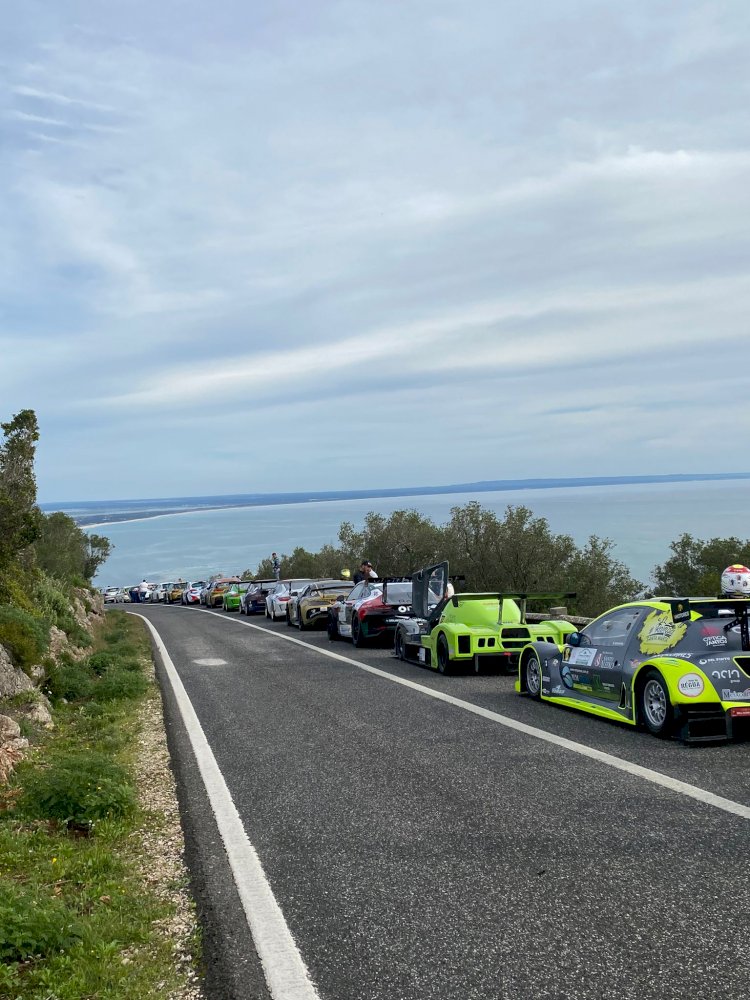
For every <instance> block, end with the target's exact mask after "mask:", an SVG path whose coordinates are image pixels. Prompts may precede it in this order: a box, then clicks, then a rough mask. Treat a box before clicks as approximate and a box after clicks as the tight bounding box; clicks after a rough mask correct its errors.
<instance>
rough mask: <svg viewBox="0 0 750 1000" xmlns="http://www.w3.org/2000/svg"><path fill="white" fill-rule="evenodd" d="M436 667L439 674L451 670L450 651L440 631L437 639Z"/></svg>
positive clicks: (443, 634) (447, 672)
mask: <svg viewBox="0 0 750 1000" xmlns="http://www.w3.org/2000/svg"><path fill="white" fill-rule="evenodd" d="M437 668H438V671H439V673H441V674H449V673H450V672H451V652H450V649H449V648H448V640H447V639H446V638H445V633H444V632H441V633H440V635H439V636H438V641H437Z"/></svg>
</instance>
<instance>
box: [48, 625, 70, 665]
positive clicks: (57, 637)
mask: <svg viewBox="0 0 750 1000" xmlns="http://www.w3.org/2000/svg"><path fill="white" fill-rule="evenodd" d="M67 648H68V637H67V635H66V634H65V633H64V632H63V630H62V629H61V628H58V627H57V625H52V626H51V627H50V630H49V655H50V656H51V657H52V659H53V660H54V661H55V663H57V661H58V660H59V659H60V653H62V652H63V651H64V650H67Z"/></svg>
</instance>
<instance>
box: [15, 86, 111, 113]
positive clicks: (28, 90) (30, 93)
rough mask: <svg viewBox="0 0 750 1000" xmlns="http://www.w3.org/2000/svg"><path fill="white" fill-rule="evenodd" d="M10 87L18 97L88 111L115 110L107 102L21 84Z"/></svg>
mask: <svg viewBox="0 0 750 1000" xmlns="http://www.w3.org/2000/svg"><path fill="white" fill-rule="evenodd" d="M10 89H11V92H12V93H14V94H18V95H19V96H20V97H31V98H35V99H36V100H39V101H44V102H48V103H50V104H61V105H63V106H65V107H76V108H87V109H88V110H89V111H106V112H111V111H115V110H116V109H115V108H113V107H112V106H111V105H109V104H96V103H95V102H94V101H87V100H83V99H82V98H80V97H68V96H67V95H65V94H55V93H54V92H52V91H48V90H38V89H37V88H36V87H28V86H25V85H22V84H18V85H16V86H14V87H11V88H10Z"/></svg>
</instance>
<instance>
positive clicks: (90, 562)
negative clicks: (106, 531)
mask: <svg viewBox="0 0 750 1000" xmlns="http://www.w3.org/2000/svg"><path fill="white" fill-rule="evenodd" d="M34 551H35V553H36V562H37V565H38V566H39V568H40V569H42V570H44V571H45V572H46V573H49V575H50V576H54V577H56V578H57V579H58V580H65V581H66V582H68V583H73V582H76V581H83V580H86V581H90V580H92V579H93V577H94V576H95V575H96V571H97V570H98V569H99V567H100V566H101V565H102V564H103V563H104V562H105V560H106V559H107V557H108V556H109V554H110V552H111V551H112V544H111V542H110V540H109V539H108V538H104V537H103V536H102V535H87V534H86V532H85V531H82V530H81V529H80V528H79V527H78V525H77V524H76V523H75V521H74V520H73V519H72V518H71V517H68V515H67V514H63V513H61V512H59V511H58V512H57V513H55V514H49V515H47V516H46V517H45V516H43V517H42V518H41V521H40V531H39V537H38V538H37V540H36V542H35V543H34Z"/></svg>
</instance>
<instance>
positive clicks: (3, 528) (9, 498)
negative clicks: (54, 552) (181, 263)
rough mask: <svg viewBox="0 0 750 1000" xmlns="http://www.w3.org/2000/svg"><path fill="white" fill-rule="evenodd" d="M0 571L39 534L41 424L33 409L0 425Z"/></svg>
mask: <svg viewBox="0 0 750 1000" xmlns="http://www.w3.org/2000/svg"><path fill="white" fill-rule="evenodd" d="M0 428H2V430H3V433H4V435H5V440H4V442H3V444H2V445H0V570H2V569H6V568H8V567H9V566H10V564H11V563H12V562H14V561H15V560H16V559H17V558H18V557H19V555H20V554H21V553H22V552H23V551H24V549H26V548H28V546H29V545H31V543H32V542H33V541H34V539H35V538H36V537H37V535H38V534H39V527H40V522H41V512H40V511H39V508H38V507H37V505H36V478H35V476H34V455H35V453H36V442H37V441H38V440H39V425H38V423H37V419H36V414H35V413H34V411H33V410H21V411H20V413H17V414H16V415H15V416H14V417H13V419H12V420H10V421H8V423H4V424H0Z"/></svg>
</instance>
